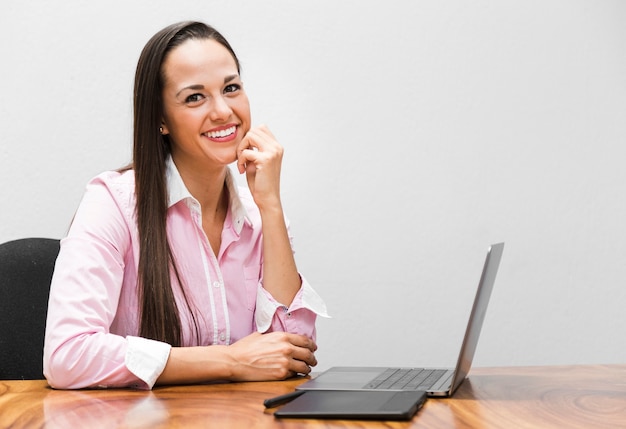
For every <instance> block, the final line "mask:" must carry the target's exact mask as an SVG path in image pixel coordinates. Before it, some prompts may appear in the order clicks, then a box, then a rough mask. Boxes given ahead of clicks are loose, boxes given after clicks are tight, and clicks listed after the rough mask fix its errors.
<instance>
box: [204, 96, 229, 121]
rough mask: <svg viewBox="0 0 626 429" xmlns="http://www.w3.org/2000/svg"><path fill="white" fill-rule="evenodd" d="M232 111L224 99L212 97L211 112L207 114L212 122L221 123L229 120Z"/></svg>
mask: <svg viewBox="0 0 626 429" xmlns="http://www.w3.org/2000/svg"><path fill="white" fill-rule="evenodd" d="M232 112H233V111H232V109H231V108H230V106H229V105H228V102H227V101H226V100H225V99H224V97H221V96H219V97H214V98H213V103H212V104H211V111H210V112H209V117H210V118H211V120H212V121H214V122H223V121H226V120H228V118H230V115H231V114H232Z"/></svg>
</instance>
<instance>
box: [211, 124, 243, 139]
mask: <svg viewBox="0 0 626 429" xmlns="http://www.w3.org/2000/svg"><path fill="white" fill-rule="evenodd" d="M236 128H237V127H235V126H232V127H230V128H226V129H224V130H220V131H209V132H208V133H206V135H207V137H208V138H210V139H215V138H220V137H226V136H229V135H231V134H233V133H234V132H235V129H236Z"/></svg>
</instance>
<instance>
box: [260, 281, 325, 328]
mask: <svg viewBox="0 0 626 429" xmlns="http://www.w3.org/2000/svg"><path fill="white" fill-rule="evenodd" d="M278 308H286V307H285V306H284V305H283V304H281V303H280V302H278V301H276V300H275V299H274V297H273V296H272V295H271V294H270V293H269V292H268V291H266V290H265V289H264V288H263V287H261V286H259V288H258V289H257V295H256V309H255V313H254V319H255V323H256V327H257V330H258V331H259V332H265V331H267V330H268V329H269V327H270V326H271V325H272V319H273V318H274V314H275V313H276V309H278ZM301 308H306V309H308V310H310V311H312V312H313V313H315V314H317V315H318V316H321V317H330V316H329V315H328V310H327V309H326V304H325V303H324V301H323V300H322V298H321V297H320V296H319V295H318V294H317V292H315V290H314V289H313V288H312V287H311V285H309V283H308V282H307V281H306V279H304V278H302V286H301V287H300V290H299V291H298V293H297V294H296V296H295V298H294V299H293V302H292V303H291V306H290V307H288V308H287V311H294V310H298V309H301Z"/></svg>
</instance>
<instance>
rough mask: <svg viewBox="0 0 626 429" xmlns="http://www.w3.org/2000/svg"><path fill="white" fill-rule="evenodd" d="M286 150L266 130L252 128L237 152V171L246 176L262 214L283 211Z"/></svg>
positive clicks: (262, 127)
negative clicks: (272, 209) (282, 170)
mask: <svg viewBox="0 0 626 429" xmlns="http://www.w3.org/2000/svg"><path fill="white" fill-rule="evenodd" d="M282 159H283V148H282V146H281V145H280V144H279V143H278V142H277V141H276V138H275V137H274V135H273V134H272V133H271V132H270V130H269V129H268V128H267V127H266V126H265V125H261V126H259V127H257V128H252V129H250V131H248V133H247V134H246V135H245V137H244V138H243V140H242V141H241V143H240V144H239V147H238V148H237V168H238V169H239V173H241V174H243V173H244V172H245V173H246V178H247V180H248V187H249V188H250V192H251V193H252V196H253V198H254V202H255V203H256V205H257V206H258V207H259V209H261V210H263V209H265V208H270V207H280V168H281V163H282Z"/></svg>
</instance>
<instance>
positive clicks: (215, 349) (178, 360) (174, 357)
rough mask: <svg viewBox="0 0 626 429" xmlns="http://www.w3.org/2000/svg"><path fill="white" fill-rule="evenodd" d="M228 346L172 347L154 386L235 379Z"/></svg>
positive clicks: (232, 360)
mask: <svg viewBox="0 0 626 429" xmlns="http://www.w3.org/2000/svg"><path fill="white" fill-rule="evenodd" d="M227 347H228V346H219V345H214V346H205V347H172V349H171V351H170V355H169V358H168V360H167V364H166V365H165V368H164V369H163V372H162V373H161V375H160V376H159V378H158V379H157V382H156V384H193V383H202V382H207V381H218V380H222V381H226V380H232V379H234V378H236V366H237V365H236V362H235V361H234V359H232V357H231V356H230V355H229V353H228V348H227Z"/></svg>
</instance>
